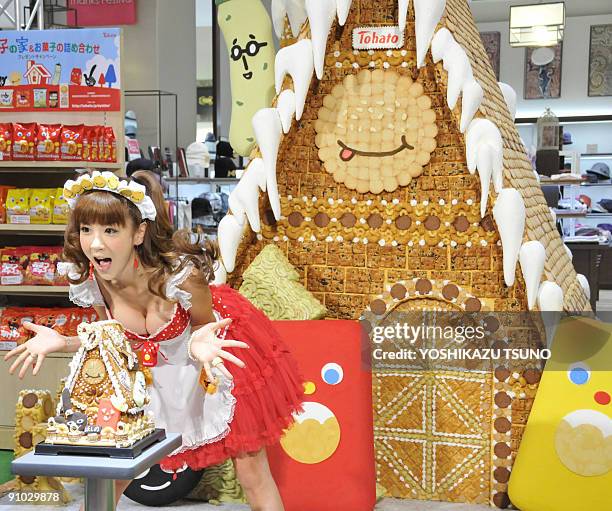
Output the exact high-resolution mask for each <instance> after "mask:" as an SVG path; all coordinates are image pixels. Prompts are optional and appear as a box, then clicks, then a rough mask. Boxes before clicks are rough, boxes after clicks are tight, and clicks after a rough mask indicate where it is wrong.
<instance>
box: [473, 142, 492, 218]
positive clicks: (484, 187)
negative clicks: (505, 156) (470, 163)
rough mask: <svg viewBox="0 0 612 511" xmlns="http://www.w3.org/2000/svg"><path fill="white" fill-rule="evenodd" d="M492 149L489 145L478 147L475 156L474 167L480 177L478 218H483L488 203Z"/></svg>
mask: <svg viewBox="0 0 612 511" xmlns="http://www.w3.org/2000/svg"><path fill="white" fill-rule="evenodd" d="M493 158H494V154H493V149H492V148H491V146H490V145H489V144H482V145H480V146H479V147H478V154H477V155H476V167H477V168H478V176H479V177H480V217H481V218H484V216H485V213H486V211H487V202H488V201H489V185H490V184H491V176H492V175H493Z"/></svg>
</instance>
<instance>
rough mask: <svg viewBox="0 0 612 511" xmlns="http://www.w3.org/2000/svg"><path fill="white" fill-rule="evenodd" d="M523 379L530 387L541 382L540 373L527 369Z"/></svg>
mask: <svg viewBox="0 0 612 511" xmlns="http://www.w3.org/2000/svg"><path fill="white" fill-rule="evenodd" d="M523 378H525V381H526V382H527V383H529V384H530V385H531V384H534V383H538V382H539V381H540V373H539V372H538V371H536V370H535V369H526V370H525V372H524V373H523Z"/></svg>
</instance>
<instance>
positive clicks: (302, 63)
mask: <svg viewBox="0 0 612 511" xmlns="http://www.w3.org/2000/svg"><path fill="white" fill-rule="evenodd" d="M274 66H275V67H274V73H275V78H276V93H277V94H280V92H281V89H282V86H283V80H284V78H285V75H287V74H288V75H289V76H291V79H292V80H293V90H294V92H295V118H296V119H297V120H298V121H299V120H300V119H301V118H302V114H303V113H304V105H305V103H306V96H307V95H308V88H309V87H310V81H311V80H312V73H313V72H314V60H313V53H312V42H311V41H310V39H302V40H300V41H298V42H297V43H295V44H292V45H290V46H285V47H284V48H281V49H280V50H278V53H277V54H276V59H275V63H274Z"/></svg>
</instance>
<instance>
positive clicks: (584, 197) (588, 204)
mask: <svg viewBox="0 0 612 511" xmlns="http://www.w3.org/2000/svg"><path fill="white" fill-rule="evenodd" d="M578 200H579V201H580V202H582V203H583V204H585V205H586V207H587V208H589V209H591V197H589V196H588V195H584V194H582V195H579V196H578Z"/></svg>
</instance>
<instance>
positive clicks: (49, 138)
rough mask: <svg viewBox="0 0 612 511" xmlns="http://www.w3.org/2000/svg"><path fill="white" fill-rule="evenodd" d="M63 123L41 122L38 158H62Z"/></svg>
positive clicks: (39, 126) (37, 141) (37, 139)
mask: <svg viewBox="0 0 612 511" xmlns="http://www.w3.org/2000/svg"><path fill="white" fill-rule="evenodd" d="M61 132H62V125H61V124H39V125H38V134H37V136H36V159H37V160H41V161H53V160H59V159H60V136H61Z"/></svg>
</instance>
